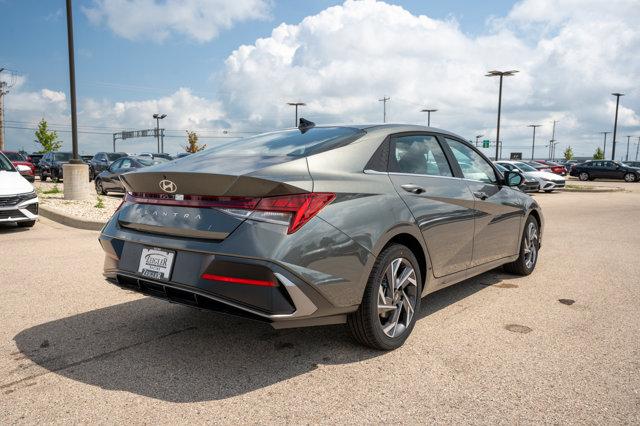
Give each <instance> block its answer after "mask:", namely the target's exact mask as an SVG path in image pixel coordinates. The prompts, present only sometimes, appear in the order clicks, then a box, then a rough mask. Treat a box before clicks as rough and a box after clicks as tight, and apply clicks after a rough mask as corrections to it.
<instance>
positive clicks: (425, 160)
mask: <svg viewBox="0 0 640 426" xmlns="http://www.w3.org/2000/svg"><path fill="white" fill-rule="evenodd" d="M392 147H393V148H392V149H393V150H392V152H391V155H392V157H391V163H390V169H391V171H395V172H399V173H411V174H420V175H432V176H453V173H452V172H451V167H450V166H449V162H448V161H447V157H445V155H444V151H443V150H442V147H441V146H440V144H439V143H438V140H437V139H436V137H435V136H432V135H410V136H399V137H395V138H393V139H392Z"/></svg>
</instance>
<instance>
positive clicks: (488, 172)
mask: <svg viewBox="0 0 640 426" xmlns="http://www.w3.org/2000/svg"><path fill="white" fill-rule="evenodd" d="M446 141H447V144H449V147H450V148H451V151H452V152H453V155H454V157H456V160H457V161H458V164H460V168H461V169H462V174H463V175H464V177H465V179H472V180H478V181H480V182H485V183H493V184H495V183H497V182H498V179H497V178H496V172H495V170H494V169H493V167H492V166H491V164H489V162H488V161H487V160H485V159H484V158H482V156H481V155H480V154H478V153H477V152H476V151H475V150H474V149H473V148H471V147H469V146H467V145H466V144H464V143H462V142H460V141H457V140H454V139H449V138H446Z"/></svg>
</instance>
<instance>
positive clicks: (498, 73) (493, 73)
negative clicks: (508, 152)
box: [485, 70, 518, 160]
mask: <svg viewBox="0 0 640 426" xmlns="http://www.w3.org/2000/svg"><path fill="white" fill-rule="evenodd" d="M517 72H518V71H517V70H510V71H497V70H492V71H488V72H487V74H486V75H485V76H486V77H500V89H499V91H498V124H497V126H496V160H499V159H500V112H501V110H502V78H503V77H511V76H512V75H515V74H516V73H517Z"/></svg>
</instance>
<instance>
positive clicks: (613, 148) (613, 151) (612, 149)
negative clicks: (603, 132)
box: [611, 93, 624, 160]
mask: <svg viewBox="0 0 640 426" xmlns="http://www.w3.org/2000/svg"><path fill="white" fill-rule="evenodd" d="M612 95H613V96H615V97H616V117H615V119H614V120H613V147H612V148H611V160H615V159H616V133H617V132H618V107H619V106H620V96H624V93H612Z"/></svg>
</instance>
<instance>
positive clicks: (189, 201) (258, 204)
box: [125, 192, 336, 234]
mask: <svg viewBox="0 0 640 426" xmlns="http://www.w3.org/2000/svg"><path fill="white" fill-rule="evenodd" d="M335 198H336V195H335V194H334V193H331V192H309V193H305V194H292V195H279V196H275V197H264V198H258V197H210V196H200V195H181V196H180V199H178V198H177V197H175V196H173V195H168V194H150V193H137V192H134V193H127V195H126V197H125V200H126V201H128V202H131V203H137V204H157V205H166V206H181V207H199V208H219V209H221V210H222V211H224V212H226V213H228V214H230V215H233V216H236V217H238V218H240V219H251V220H257V221H260V222H269V223H277V224H281V225H285V226H287V227H288V228H287V233H288V234H292V233H294V232H296V231H297V230H298V229H300V228H301V227H302V226H303V225H304V224H305V223H307V222H308V221H309V220H311V219H312V218H313V217H314V216H315V215H316V214H318V212H319V211H320V210H322V208H324V207H325V206H326V205H327V204H329V203H330V202H331V201H333V200H334V199H335Z"/></svg>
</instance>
